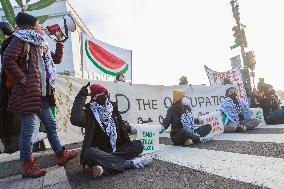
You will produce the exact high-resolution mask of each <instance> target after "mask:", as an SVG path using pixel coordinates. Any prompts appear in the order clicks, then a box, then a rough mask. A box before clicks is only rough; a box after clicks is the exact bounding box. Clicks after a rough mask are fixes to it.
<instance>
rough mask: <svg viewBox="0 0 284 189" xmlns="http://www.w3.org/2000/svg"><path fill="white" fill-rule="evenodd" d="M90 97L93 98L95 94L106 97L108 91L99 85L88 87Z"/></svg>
mask: <svg viewBox="0 0 284 189" xmlns="http://www.w3.org/2000/svg"><path fill="white" fill-rule="evenodd" d="M90 90H91V97H92V98H94V97H95V96H96V95H97V94H100V93H104V94H106V95H108V90H107V89H106V88H105V87H104V86H102V85H101V84H93V85H91V86H90Z"/></svg>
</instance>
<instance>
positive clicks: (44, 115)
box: [20, 97, 62, 161]
mask: <svg viewBox="0 0 284 189" xmlns="http://www.w3.org/2000/svg"><path fill="white" fill-rule="evenodd" d="M36 116H38V117H39V118H40V120H41V121H42V122H43V124H44V125H45V127H46V130H47V138H48V141H49V143H50V145H51V147H52V149H53V151H54V152H55V154H58V153H59V152H60V151H61V150H62V146H61V144H60V141H59V139H58V136H57V131H56V121H55V119H54V117H53V115H52V112H51V108H50V106H49V104H48V100H47V98H46V97H42V104H41V113H39V114H23V113H22V114H20V125H21V132H20V158H21V160H22V161H25V160H27V159H28V158H29V157H31V155H32V142H31V139H32V134H33V132H34V128H35V125H36V124H37V122H36Z"/></svg>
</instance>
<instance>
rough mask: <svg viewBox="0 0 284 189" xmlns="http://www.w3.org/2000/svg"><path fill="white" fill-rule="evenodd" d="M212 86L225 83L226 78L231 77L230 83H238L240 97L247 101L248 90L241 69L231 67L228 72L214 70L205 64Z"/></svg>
mask: <svg viewBox="0 0 284 189" xmlns="http://www.w3.org/2000/svg"><path fill="white" fill-rule="evenodd" d="M204 68H205V71H206V73H207V76H208V79H209V82H210V85H211V86H216V85H217V86H218V85H224V79H229V81H230V83H232V84H234V85H236V87H237V89H238V91H239V97H240V98H241V99H243V100H246V101H247V95H246V90H245V87H244V83H243V80H242V75H241V72H240V70H239V69H236V68H234V69H231V70H229V71H227V72H217V71H213V70H211V69H210V68H208V67H207V66H204Z"/></svg>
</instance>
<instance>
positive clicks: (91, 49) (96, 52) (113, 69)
mask: <svg viewBox="0 0 284 189" xmlns="http://www.w3.org/2000/svg"><path fill="white" fill-rule="evenodd" d="M85 51H86V54H87V57H88V58H89V60H90V61H91V62H92V63H93V64H94V65H95V66H96V67H97V68H98V69H99V70H101V71H102V72H104V73H105V74H108V75H111V76H116V75H117V74H124V73H126V72H127V70H128V64H127V63H126V62H125V61H124V60H122V59H121V58H119V57H117V56H115V55H114V54H112V53H110V52H108V51H107V50H106V49H104V48H103V47H101V46H100V45H98V44H96V43H94V42H93V41H91V40H86V41H85Z"/></svg>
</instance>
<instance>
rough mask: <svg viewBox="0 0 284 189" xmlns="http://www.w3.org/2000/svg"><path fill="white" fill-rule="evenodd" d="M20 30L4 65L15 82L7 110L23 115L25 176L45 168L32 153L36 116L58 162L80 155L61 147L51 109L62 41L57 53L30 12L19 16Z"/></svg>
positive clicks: (9, 47) (22, 145)
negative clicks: (41, 123) (51, 47)
mask: <svg viewBox="0 0 284 189" xmlns="http://www.w3.org/2000/svg"><path fill="white" fill-rule="evenodd" d="M15 21H16V24H17V26H18V28H19V30H17V31H15V32H14V33H13V36H12V39H11V41H10V42H9V45H8V46H7V48H6V49H5V52H4V57H3V67H4V69H5V72H7V73H8V74H9V75H11V77H12V81H13V85H12V92H11V97H10V99H9V104H8V108H7V111H11V112H17V113H19V115H20V141H19V144H20V159H21V160H22V161H23V165H22V169H23V174H22V176H23V177H40V176H43V175H45V174H46V170H45V169H44V168H42V167H41V166H39V165H38V164H37V163H36V160H35V158H34V157H33V156H32V142H31V139H32V134H33V132H34V129H35V126H36V124H37V117H39V118H40V120H41V121H42V122H43V124H44V125H45V127H46V130H47V137H48V140H49V142H50V144H51V147H52V149H53V151H54V152H55V154H56V156H57V159H58V165H60V166H62V165H65V164H66V163H67V162H68V161H69V160H70V159H73V158H75V157H76V156H77V154H78V151H77V150H71V151H67V150H66V149H65V147H62V145H61V144H60V140H59V138H58V135H57V131H56V121H55V119H54V117H53V115H52V112H51V108H50V106H51V104H50V98H49V97H50V96H52V91H51V90H50V88H54V87H55V78H56V71H55V65H54V64H55V63H58V64H59V63H60V62H61V60H62V57H63V43H62V42H60V41H58V42H57V43H56V51H55V53H53V52H51V51H50V49H49V44H48V42H47V38H46V36H45V35H44V33H43V31H42V27H41V24H40V23H39V20H38V19H37V18H36V17H34V16H32V15H30V14H27V13H24V12H20V13H18V15H17V16H16V20H15Z"/></svg>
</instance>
